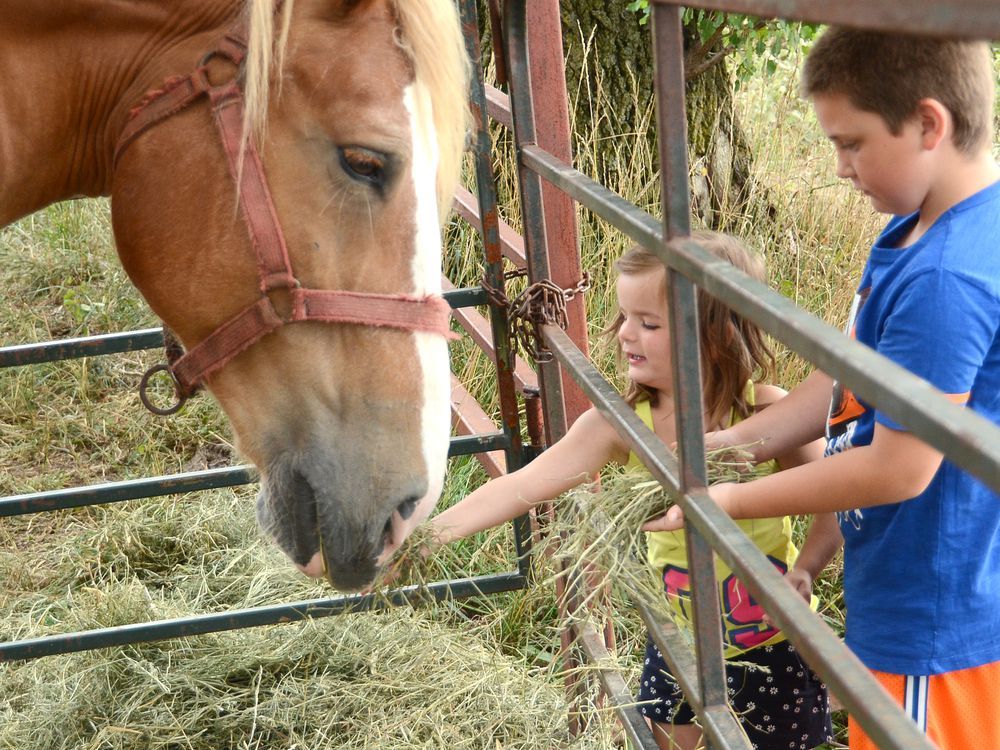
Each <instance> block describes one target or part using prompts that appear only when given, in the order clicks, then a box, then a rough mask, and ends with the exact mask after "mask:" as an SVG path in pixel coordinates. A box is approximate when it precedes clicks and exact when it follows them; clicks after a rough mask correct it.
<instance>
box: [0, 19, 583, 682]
mask: <svg viewBox="0 0 1000 750" xmlns="http://www.w3.org/2000/svg"><path fill="white" fill-rule="evenodd" d="M456 3H457V4H458V5H459V6H460V8H461V13H462V26H463V32H464V35H465V42H466V50H467V52H468V53H469V57H470V59H471V61H472V63H473V76H472V80H471V88H470V101H471V107H472V113H473V123H474V126H475V133H474V136H475V137H474V139H473V143H472V149H471V150H472V152H473V155H474V163H475V172H476V187H477V191H476V192H477V194H478V199H477V198H476V197H474V196H473V195H472V194H471V193H470V192H469V191H467V190H465V189H464V188H461V187H460V188H459V189H458V193H457V195H456V204H455V206H456V212H457V214H458V215H459V216H460V217H462V218H464V219H465V220H467V221H468V222H469V223H470V224H471V225H472V226H473V227H474V228H475V229H477V230H478V231H479V233H480V234H481V236H482V239H483V250H484V265H483V268H484V280H485V282H486V283H488V284H489V285H491V286H492V287H493V288H495V289H499V290H500V291H503V289H504V267H503V258H504V257H507V258H508V259H509V260H511V261H512V262H514V263H515V265H518V266H521V267H523V266H524V265H525V262H526V261H525V257H524V250H523V243H522V242H521V241H520V238H518V237H517V236H516V235H515V234H514V233H513V231H512V230H511V229H510V228H509V227H508V226H506V225H501V222H500V221H499V217H498V214H497V209H496V190H495V186H494V182H493V172H492V163H491V156H490V155H491V148H492V146H491V142H490V136H489V129H488V122H487V115H488V113H489V112H492V113H493V114H494V115H496V116H497V117H498V118H499V119H500V120H501V121H503V120H506V121H508V122H509V121H510V107H509V103H508V102H507V98H506V97H505V96H504V95H502V94H500V93H499V92H497V91H496V90H495V89H492V88H491V89H490V91H489V93H487V90H486V88H485V86H484V83H483V73H482V65H481V54H480V39H479V30H478V18H477V15H478V14H477V10H476V3H475V0H456ZM555 8H556V6H555V5H554V4H553V5H552V6H551V8H550V10H552V9H555ZM557 93H560V92H557ZM551 98H552V100H553V101H555V102H560V101H562V102H565V88H563V90H562V92H561V94H560V95H557V96H555V97H551ZM547 145H549V146H550V147H552V148H554V150H555V151H556V152H557V153H565V154H567V155H568V148H569V146H568V121H567V130H566V136H565V144H564V145H560V144H558V143H555V142H553V141H550V142H549V143H548V144H547ZM566 206H567V207H568V208H569V210H570V214H569V216H570V219H572V205H571V204H570V203H569V201H568V200H567V201H566ZM563 226H564V227H567V228H569V229H570V230H572V231H574V232H575V224H574V223H573V222H572V221H571V220H570V221H568V222H567V221H566V220H565V218H564V219H563ZM578 266H579V264H578V263H577V268H578ZM557 268H558V265H557ZM569 272H572V271H571V270H570V271H569ZM442 285H443V287H444V297H445V299H446V300H447V301H448V303H449V304H450V305H451V307H452V315H453V317H454V319H455V320H456V321H457V323H458V324H459V326H460V327H461V328H462V329H463V330H464V331H465V332H466V333H468V334H469V336H470V338H471V339H472V341H473V342H474V343H476V344H477V345H478V346H480V347H481V348H483V349H484V350H485V351H487V352H489V353H490V354H491V355H492V356H493V358H494V360H495V363H496V367H497V380H498V390H499V396H500V399H499V400H500V418H501V425H500V426H499V428H498V426H497V425H496V424H495V422H494V421H493V420H492V419H491V418H490V417H489V416H488V415H487V414H486V413H485V412H484V411H483V409H482V407H481V406H480V405H479V404H478V403H477V402H476V401H475V399H474V398H472V396H470V395H469V393H468V392H467V391H466V390H465V388H464V386H463V385H462V384H461V383H460V382H459V381H458V379H457V378H456V377H455V376H454V375H452V395H451V409H452V423H453V427H454V430H455V432H456V433H457V436H456V437H453V438H451V440H450V445H449V450H448V455H449V457H454V456H460V455H470V454H475V455H476V456H477V458H478V459H479V460H480V462H481V463H482V465H483V466H484V468H485V469H486V471H487V473H488V474H489V475H490V476H498V475H499V474H501V473H503V472H504V471H513V470H515V469H517V468H518V467H519V466H521V465H522V464H523V463H524V461H526V460H527V459H528V458H529V457H530V456H531V455H534V452H535V451H536V450H538V446H539V445H540V444H541V442H542V438H541V430H542V427H543V425H542V421H541V416H540V415H541V410H540V407H539V388H538V382H537V381H538V378H537V376H536V374H535V373H534V372H533V371H532V370H531V369H530V367H528V365H527V364H526V363H525V362H523V361H522V360H520V359H516V358H515V357H513V354H512V350H511V344H510V341H509V335H508V329H509V326H508V322H507V317H506V311H505V310H504V309H503V308H502V307H500V306H497V305H495V304H490V303H489V299H488V297H487V295H486V293H485V290H484V289H483V287H482V286H476V287H469V288H461V289H456V288H455V287H454V286H453V285H452V284H451V282H450V281H449V280H448V279H447V278H443V279H442ZM577 304H578V306H579V312H578V313H576V314H575V316H574V317H575V320H576V321H577V322H576V323H575V324H574V326H573V327H571V329H570V331H571V333H574V332H575V338H576V340H577V341H578V342H579V345H580V346H582V347H583V348H584V349H585V348H586V334H585V331H584V327H583V313H582V302H578V303H577ZM476 306H488V307H489V319H488V320H487V319H486V318H484V317H483V316H482V315H481V314H479V313H478V312H477V311H476V310H474V309H472V308H474V307H476ZM494 342H495V343H494ZM162 346H163V331H162V329H159V328H153V329H146V330H141V331H129V332H123V333H113V334H106V335H98V336H87V337H83V338H75V339H63V340H57V341H48V342H43V343H36V344H23V345H15V346H7V347H3V348H0V369H3V368H11V367H23V366H28V365H35V364H41V363H45V362H55V361H60V360H67V359H77V358H84V357H92V356H104V355H110V354H117V353H124V352H133V351H140V350H146V349H158V348H161V347H162ZM552 377H555V378H556V379H557V380H558V379H559V378H562V377H563V374H562V373H561V372H557V371H555V370H553V371H552V375H550V378H552ZM559 387H560V390H559V392H560V393H562V392H563V390H562V388H563V384H562V383H559ZM566 389H567V393H571V389H572V384H571V383H569V384H567V385H566ZM518 393H520V394H521V395H522V397H523V398H524V402H525V412H526V415H527V428H528V433H529V436H530V439H531V442H532V444H533V445H528V446H525V445H523V444H522V436H521V423H520V418H519V412H518V401H517V394H518ZM570 399H572V396H570ZM584 403H585V397H584V396H583V392H582V391H578V395H577V396H576V402H575V403H573V402H572V400H571V403H570V408H571V409H573V408H576V409H577V410H582V405H583V404H584ZM563 408H564V407H562V406H561V407H560V413H563V411H562V409H563ZM255 481H256V475H255V470H254V469H253V467H251V466H233V467H223V468H216V469H208V470H204V471H193V472H185V473H181V474H173V475H166V476H157V477H146V478H143V479H136V480H127V481H120V482H109V483H104V484H100V485H92V486H85V487H70V488H63V489H56V490H48V491H41V492H33V493H29V494H22V495H12V496H7V497H3V498H0V518H3V517H11V516H19V515H27V514H32V513H41V512H48V511H55V510H65V509H70V508H79V507H84V506H88V505H97V504H106V503H115V502H123V501H127V500H136V499H142V498H152V497H158V496H164V495H173V494H180V493H189V492H197V491H201V490H208V489H219V488H223V487H234V486H239V485H245V484H251V483H253V482H255ZM514 532H515V533H514V545H515V552H516V559H517V567H516V569H514V570H511V571H506V572H499V573H491V574H486V575H479V576H472V577H466V578H460V579H455V580H449V581H436V582H433V583H430V584H427V585H425V586H416V585H414V586H406V587H402V588H399V589H396V590H393V591H390V592H388V593H379V594H356V595H347V596H336V597H328V598H320V599H311V600H305V601H297V602H288V603H283V604H276V605H270V606H260V607H252V608H245V609H240V610H233V611H228V612H219V613H208V614H200V615H193V616H187V617H179V618H173V619H168V620H160V621H154V622H143V623H135V624H129V625H122V626H116V627H107V628H95V629H93V630H88V631H82V632H76V633H66V634H57V635H49V636H44V637H38V638H31V639H23V640H17V641H9V642H4V643H0V663H3V662H9V661H21V660H30V659H36V658H40V657H43V656H52V655H57V654H66V653H73V652H78V651H87V650H92V649H97V648H107V647H113V646H124V645H129V644H134V643H144V642H149V641H156V640H162V639H167V638H177V637H185V636H192V635H201V634H205V633H213V632H220V631H225V630H234V629H239V628H246V627H257V626H260V625H275V624H281V623H289V622H298V621H301V620H304V619H314V618H318V617H327V616H332V615H338V614H342V613H349V612H362V611H369V610H381V609H385V608H387V607H392V606H401V605H421V604H424V603H426V602H427V601H428V599H431V600H435V601H442V600H445V599H461V598H467V597H473V596H484V595H491V594H496V593H501V592H505V591H516V590H519V589H523V588H525V587H526V586H528V585H529V573H530V569H531V536H530V529H529V524H528V519H527V518H526V517H524V518H520V519H517V520H516V521H515V523H514Z"/></svg>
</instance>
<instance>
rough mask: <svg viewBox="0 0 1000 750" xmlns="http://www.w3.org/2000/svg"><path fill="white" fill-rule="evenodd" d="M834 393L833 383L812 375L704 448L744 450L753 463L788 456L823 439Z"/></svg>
mask: <svg viewBox="0 0 1000 750" xmlns="http://www.w3.org/2000/svg"><path fill="white" fill-rule="evenodd" d="M832 393H833V379H832V378H831V377H830V376H829V375H827V374H826V373H823V372H820V371H819V370H815V371H813V373H812V374H811V375H809V377H807V378H806V379H805V380H803V381H802V382H801V383H799V385H797V386H796V387H795V388H793V389H792V391H791V392H790V393H789V394H788V395H787V396H785V397H784V398H781V399H779V400H777V401H775V402H774V403H772V404H770V405H769V406H768V407H767V408H766V409H763V410H761V411H760V412H758V413H757V414H754V415H753V416H752V417H750V418H748V419H744V420H743V421H742V422H737V423H736V424H734V425H733V426H732V427H729V428H727V429H725V430H719V431H718V432H710V433H708V434H707V435H706V436H705V447H706V448H708V449H710V450H711V449H715V448H732V447H736V446H739V447H743V448H745V449H746V450H748V451H750V452H751V453H752V454H753V457H754V461H755V462H760V461H768V460H770V459H772V458H776V457H778V456H784V455H787V454H788V453H789V452H790V451H793V450H795V449H796V448H798V447H799V446H802V445H805V444H807V443H811V442H812V441H814V440H816V439H818V438H820V437H822V436H823V432H824V429H825V427H826V417H827V413H828V412H829V409H830V397H831V394H832Z"/></svg>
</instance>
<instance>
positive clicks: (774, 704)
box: [431, 232, 835, 750]
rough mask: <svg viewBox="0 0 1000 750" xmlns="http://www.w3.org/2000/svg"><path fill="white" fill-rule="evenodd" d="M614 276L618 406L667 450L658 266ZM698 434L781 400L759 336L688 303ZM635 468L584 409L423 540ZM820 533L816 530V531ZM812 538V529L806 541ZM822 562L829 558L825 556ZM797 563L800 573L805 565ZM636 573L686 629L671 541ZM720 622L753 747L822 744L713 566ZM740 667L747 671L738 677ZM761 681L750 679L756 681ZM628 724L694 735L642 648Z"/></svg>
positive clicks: (794, 673) (669, 406)
mask: <svg viewBox="0 0 1000 750" xmlns="http://www.w3.org/2000/svg"><path fill="white" fill-rule="evenodd" d="M693 236H694V239H696V240H697V241H699V242H700V243H701V244H702V245H704V246H706V247H707V248H708V249H709V250H711V251H712V252H713V253H714V254H715V255H717V256H719V257H720V258H722V259H724V260H727V261H729V262H730V263H732V264H733V265H735V266H736V267H737V268H739V269H740V270H742V271H744V272H745V273H747V274H748V275H750V276H752V277H754V278H757V279H758V280H764V268H763V264H762V263H761V262H760V261H759V260H758V259H757V258H755V257H754V256H752V255H751V254H750V253H749V251H748V250H747V249H746V248H745V247H744V246H743V245H742V244H741V243H740V242H739V241H737V240H736V239H735V238H733V237H729V236H727V235H722V234H717V233H713V232H696V233H694V235H693ZM615 269H616V270H617V271H618V273H619V276H618V281H617V292H618V305H619V313H618V316H617V319H616V320H615V322H614V323H613V324H612V325H611V327H610V328H609V332H614V333H615V334H616V336H617V339H618V344H619V347H620V354H621V356H622V359H623V360H624V361H625V362H626V363H627V366H628V376H629V379H630V381H631V385H630V387H629V389H628V391H627V393H626V394H625V400H626V401H627V402H628V403H629V404H630V405H631V406H633V407H634V408H635V410H636V412H637V413H638V414H639V416H640V417H641V418H642V419H643V421H644V422H645V423H646V424H647V426H649V427H650V428H651V429H652V430H653V431H654V432H655V433H656V435H657V436H658V437H659V438H660V439H661V440H663V441H664V442H665V443H667V444H668V445H671V444H673V443H675V442H676V438H677V435H676V432H675V420H674V398H673V378H672V369H671V358H670V339H669V334H668V329H667V296H666V272H665V270H664V267H663V264H662V263H661V262H660V260H659V259H658V258H657V257H656V256H655V255H653V254H652V253H650V252H649V251H647V250H645V249H643V248H641V247H633V248H632V249H631V250H629V251H628V252H627V253H625V255H623V256H622V257H621V259H619V260H618V262H617V263H616V264H615ZM698 308H699V310H698V313H699V325H700V327H701V347H700V349H701V363H702V368H703V378H704V383H703V389H704V399H705V403H704V414H703V419H704V424H705V427H706V429H708V430H715V429H720V428H723V427H728V426H729V425H730V424H732V423H733V422H735V421H739V420H741V419H744V418H746V417H748V416H749V415H750V414H752V413H753V412H754V411H756V410H759V409H762V408H764V407H765V406H767V405H768V404H770V403H773V402H774V401H776V400H777V399H779V398H781V397H782V396H783V395H784V391H782V390H781V389H780V388H778V387H776V386H773V385H764V384H761V383H757V382H754V381H753V380H752V378H754V377H758V378H759V377H762V376H764V375H766V374H767V373H769V372H770V370H771V369H772V368H773V364H774V356H773V354H772V353H771V351H770V349H769V348H768V345H767V341H766V339H765V335H764V333H763V331H761V330H760V329H759V328H757V327H756V326H755V325H754V324H752V323H751V322H750V321H748V320H744V319H742V318H740V317H738V316H737V315H735V314H734V313H733V312H731V311H730V310H729V309H727V308H726V307H725V306H724V305H722V303H720V302H719V301H717V300H715V299H714V298H712V297H710V296H709V295H707V294H701V293H699V295H698ZM821 455H822V441H817V443H816V444H810V445H807V446H803V447H801V448H800V449H798V450H796V451H794V452H793V453H791V454H789V455H788V456H783V457H782V458H780V459H778V460H777V462H776V465H775V466H774V467H773V468H774V470H777V469H778V468H779V467H781V468H787V467H788V466H793V465H796V464H800V463H803V462H805V461H809V460H814V459H816V458H819V457H820V456H821ZM611 462H616V463H619V464H636V465H638V464H639V462H638V459H637V458H636V457H635V456H634V455H633V454H631V453H630V451H629V448H628V446H627V445H626V444H625V442H624V441H623V440H622V439H621V438H620V437H619V436H618V433H617V432H615V430H614V428H613V427H611V425H610V424H609V423H608V422H607V420H606V419H605V418H604V416H603V415H601V413H600V412H599V411H597V409H594V408H591V409H589V410H588V411H586V412H585V413H584V414H582V415H581V416H580V418H579V419H577V421H576V422H575V423H574V424H573V426H572V427H571V428H570V429H569V431H568V432H567V433H566V435H565V437H564V438H563V439H562V440H560V441H559V442H557V443H556V444H555V445H553V446H552V447H550V448H549V449H547V450H546V451H544V452H543V453H542V454H541V455H540V456H539V457H538V458H536V459H535V460H534V461H532V462H531V463H529V464H528V465H526V466H525V467H524V468H522V469H520V470H519V471H516V472H514V473H512V474H507V475H504V476H501V477H499V478H497V479H494V480H493V481H490V482H487V483H486V484H485V485H483V486H482V487H480V488H479V489H477V490H476V491H475V492H473V493H472V494H470V495H469V496H468V497H466V498H464V499H463V500H462V501H461V502H459V503H457V504H456V505H454V506H452V507H451V508H448V509H447V510H445V511H444V512H442V513H441V514H439V515H438V516H436V517H435V518H433V519H432V520H431V524H432V529H433V532H434V535H435V536H436V538H437V540H438V541H440V542H441V543H446V542H449V541H452V540H454V539H459V538H461V537H465V536H468V535H469V534H472V533H475V532H477V531H481V530H482V529H485V528H488V527H491V526H495V525H496V524H499V523H502V522H504V521H508V520H510V519H512V518H515V517H517V516H519V515H522V514H524V513H526V512H527V511H528V510H529V509H530V508H531V507H532V506H533V505H536V504H537V503H540V502H545V501H547V500H551V499H553V498H555V497H557V496H558V495H560V494H562V493H563V492H565V491H566V490H569V489H571V488H572V487H575V486H576V485H578V484H580V483H582V482H585V481H589V480H590V478H591V477H592V476H593V475H594V474H596V473H597V472H598V471H599V470H600V469H601V468H603V467H604V466H605V465H606V464H608V463H611ZM822 520H823V521H824V522H825V521H826V520H828V519H822ZM739 525H740V526H741V527H742V528H743V530H744V531H745V532H746V534H747V535H748V536H749V537H750V538H751V539H753V540H754V542H755V543H756V544H757V545H758V546H759V547H760V548H761V550H762V551H763V552H764V553H765V554H766V555H768V557H769V558H770V559H771V560H772V562H773V563H774V565H775V566H776V567H777V568H778V569H779V570H781V571H782V572H787V571H788V569H789V568H790V567H791V566H792V564H793V563H794V562H795V561H796V556H797V550H796V549H795V547H794V546H793V545H792V541H791V520H790V519H789V518H788V517H785V518H776V519H763V520H748V521H741V522H739ZM818 530H819V529H814V531H818ZM834 544H835V543H834V542H828V540H827V535H825V534H819V533H814V534H813V535H812V537H811V540H810V545H809V549H808V550H806V551H807V552H808V555H806V554H804V555H803V556H802V560H801V561H800V567H799V572H798V576H799V578H798V580H799V581H801V580H802V579H803V578H808V579H809V582H810V583H811V577H812V576H814V575H816V574H818V572H819V571H820V570H822V568H823V566H824V565H825V564H826V563H827V562H828V559H829V555H832V554H833V552H832V550H830V551H829V554H828V548H829V547H830V546H831V545H834ZM834 549H835V547H834ZM807 558H808V559H807ZM648 560H649V563H650V564H652V565H653V566H654V567H655V568H656V569H657V571H658V572H659V573H661V574H662V576H663V581H664V590H665V592H666V594H667V596H668V599H669V600H670V601H671V604H672V606H673V608H674V610H675V612H676V615H677V617H678V618H680V619H682V620H687V619H688V617H687V613H688V612H689V611H690V606H689V601H688V598H687V597H688V594H687V589H688V586H687V577H688V576H687V570H686V567H687V553H686V548H685V542H684V535H683V531H679V532H656V533H650V534H649V535H648ZM716 573H717V576H718V581H719V594H720V598H721V609H722V613H723V618H722V619H723V623H722V625H723V639H724V644H725V646H726V653H725V656H726V658H727V660H733V659H734V657H737V658H736V659H735V661H738V662H739V663H738V664H732V663H727V667H726V668H727V676H728V683H729V692H730V699H731V702H732V705H733V708H734V710H735V711H736V714H737V715H738V716H739V717H740V720H741V722H742V724H743V726H744V729H745V730H746V732H747V735H748V736H749V738H750V739H751V741H752V742H753V743H754V746H755V747H759V748H767V749H768V750H770V749H772V748H801V749H802V750H806V749H807V748H813V747H816V746H817V745H819V744H820V743H822V742H825V741H826V740H828V739H829V737H830V734H831V731H830V714H829V707H828V702H827V695H826V688H825V686H824V685H823V684H822V683H821V682H820V681H819V679H818V678H817V677H816V675H815V674H814V673H813V672H812V670H810V669H809V668H808V667H807V666H806V665H805V664H804V663H803V662H802V660H801V659H800V658H799V656H798V654H797V653H796V651H795V649H794V648H793V647H792V646H791V644H790V643H788V642H787V641H786V640H785V637H784V635H783V634H782V633H781V632H780V631H779V630H777V629H776V628H774V627H773V626H772V625H771V624H770V623H769V622H767V621H766V620H765V619H764V612H763V610H761V608H760V607H759V606H758V605H757V604H756V602H754V600H753V599H751V597H750V595H749V593H748V592H747V590H746V589H745V588H744V586H743V584H742V583H741V582H740V581H739V580H738V579H736V577H735V576H734V575H733V574H732V572H731V571H730V570H729V569H728V568H727V567H726V566H725V565H724V564H723V563H722V562H721V561H719V560H717V561H716ZM748 665H749V666H748ZM760 667H762V668H763V669H762V668H760ZM639 700H640V701H642V706H641V710H642V712H643V714H644V715H645V716H646V718H647V720H648V721H649V722H650V724H651V726H652V727H653V731H654V734H655V736H656V739H657V743H658V745H659V746H660V747H661V748H681V750H693V748H695V747H697V746H698V744H699V742H700V739H701V730H700V729H699V728H698V727H697V726H696V725H694V724H693V720H694V715H693V713H692V710H691V708H690V707H689V706H688V704H687V703H686V702H685V700H684V697H683V695H682V693H681V691H680V688H679V687H678V685H677V683H676V682H675V681H674V679H673V677H671V675H670V673H669V669H668V667H667V664H666V662H665V661H664V660H663V657H662V656H661V654H660V652H659V651H658V650H657V649H656V646H655V645H654V644H653V642H652V641H651V640H649V641H648V645H647V649H646V659H645V666H644V670H643V675H642V685H641V688H640V690H639Z"/></svg>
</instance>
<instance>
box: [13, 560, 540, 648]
mask: <svg viewBox="0 0 1000 750" xmlns="http://www.w3.org/2000/svg"><path fill="white" fill-rule="evenodd" d="M526 583H527V582H526V579H525V578H524V576H522V575H521V574H520V573H517V572H513V573H503V574H495V575H490V576H480V577H477V578H460V579H456V580H452V581H439V582H437V583H431V584H428V585H427V586H426V587H425V586H407V587H405V588H401V589H397V590H395V591H390V592H387V593H385V594H382V593H378V594H356V595H353V596H341V597H333V598H329V599H310V600H307V601H300V602H291V603H288V604H277V605H272V606H266V607H252V608H248V609H238V610H232V611H229V612H220V613H217V614H205V615H194V616H191V617H180V618H175V619H172V620H160V621H157V622H144V623H136V624H134V625H119V626H117V627H111V628H99V629H95V630H88V631H84V632H79V633H66V634H62V635H51V636H46V637H44V638H32V639H30V640H23V641H11V642H8V643H0V662H7V661H23V660H27V659H37V658H39V657H42V656H53V655H55V654H69V653H73V652H76V651H89V650H92V649H96V648H107V647H109V646H125V645H129V644H134V643H145V642H147V641H159V640H164V639H166V638H179V637H185V636H192V635H204V634H205V633H218V632H220V631H224V630H237V629H240V628H252V627H258V626H260V625H278V624H282V623H289V622H299V621H301V620H306V619H315V618H318V617H330V616H332V615H339V614H345V613H353V612H365V611H371V610H383V609H387V608H388V607H395V606H401V605H411V606H413V605H420V604H423V603H427V602H430V601H435V602H439V601H444V600H446V599H459V598H468V597H472V596H480V595H488V594H497V593H501V592H504V591H516V590H518V589H523V588H524V587H525V585H526Z"/></svg>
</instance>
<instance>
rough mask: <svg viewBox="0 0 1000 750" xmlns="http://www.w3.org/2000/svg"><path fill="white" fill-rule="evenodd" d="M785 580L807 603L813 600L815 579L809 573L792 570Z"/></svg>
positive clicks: (786, 574) (796, 569)
mask: <svg viewBox="0 0 1000 750" xmlns="http://www.w3.org/2000/svg"><path fill="white" fill-rule="evenodd" d="M785 580H786V581H788V583H789V585H790V586H791V587H792V588H793V589H795V590H796V591H797V592H798V593H799V596H801V597H802V598H803V599H805V600H806V603H809V602H810V601H811V600H812V589H813V577H812V575H810V574H809V572H808V571H805V570H800V569H799V568H792V569H791V570H789V571H788V572H787V573H785Z"/></svg>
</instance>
